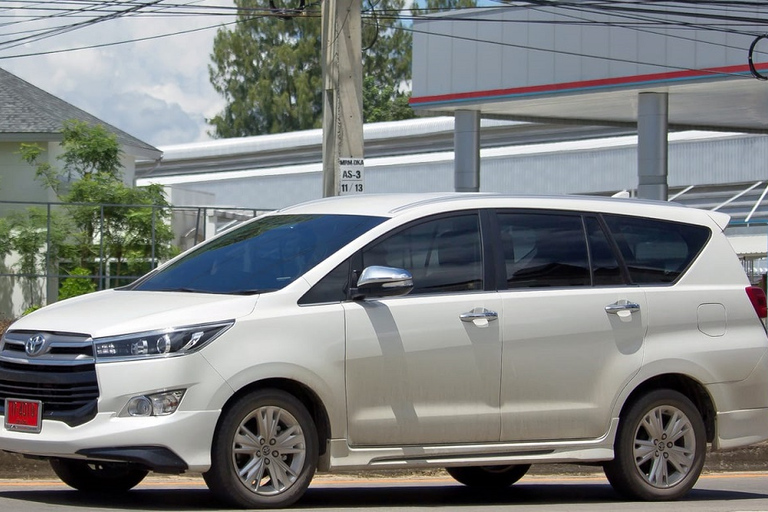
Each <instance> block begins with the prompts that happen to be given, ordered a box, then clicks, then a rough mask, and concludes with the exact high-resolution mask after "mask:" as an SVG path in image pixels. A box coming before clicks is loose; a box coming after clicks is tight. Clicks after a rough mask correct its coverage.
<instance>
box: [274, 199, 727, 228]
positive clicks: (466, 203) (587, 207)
mask: <svg viewBox="0 0 768 512" xmlns="http://www.w3.org/2000/svg"><path fill="white" fill-rule="evenodd" d="M474 208H522V209H542V208H545V209H550V210H565V211H567V210H575V211H589V212H601V213H613V214H624V215H636V216H646V217H651V218H656V219H664V220H673V221H679V222H687V223H691V224H700V225H706V226H709V227H710V228H712V229H715V230H717V229H720V230H723V229H725V227H726V226H727V225H728V221H729V219H730V217H729V216H728V215H727V214H724V213H720V212H712V211H705V210H699V209H696V208H689V207H687V206H683V205H680V204H677V203H669V202H667V201H650V200H644V199H622V198H607V197H596V196H577V195H572V196H505V195H499V194H489V193H482V192H478V193H474V192H443V193H416V194H361V195H349V196H336V197H327V198H323V199H317V200H314V201H308V202H305V203H302V204H298V205H295V206H291V207H288V208H285V209H283V210H280V213H286V214H324V213H329V214H330V213H333V214H349V215H371V216H377V217H397V216H400V215H409V214H411V213H416V214H418V215H419V216H421V215H422V214H436V213H441V212H443V211H446V210H448V209H450V210H461V209H474Z"/></svg>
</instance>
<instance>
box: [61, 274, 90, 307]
mask: <svg viewBox="0 0 768 512" xmlns="http://www.w3.org/2000/svg"><path fill="white" fill-rule="evenodd" d="M69 275H70V276H72V277H67V278H66V279H64V280H63V281H62V282H61V286H60V287H59V300H64V299H69V298H71V297H77V296H78V295H85V294H86V293H91V292H95V291H96V285H95V284H94V283H93V281H92V280H91V277H90V276H91V273H90V271H89V270H88V269H85V268H82V267H77V268H75V269H74V270H72V272H70V273H69Z"/></svg>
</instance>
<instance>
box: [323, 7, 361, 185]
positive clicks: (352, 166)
mask: <svg viewBox="0 0 768 512" xmlns="http://www.w3.org/2000/svg"><path fill="white" fill-rule="evenodd" d="M360 6H361V0H324V1H323V3H322V18H323V34H322V38H323V47H322V51H323V197H329V196H336V195H342V194H359V193H362V192H364V182H363V177H364V167H365V166H364V155H363V64H362V57H363V51H362V42H361V17H360V9H361V7H360Z"/></svg>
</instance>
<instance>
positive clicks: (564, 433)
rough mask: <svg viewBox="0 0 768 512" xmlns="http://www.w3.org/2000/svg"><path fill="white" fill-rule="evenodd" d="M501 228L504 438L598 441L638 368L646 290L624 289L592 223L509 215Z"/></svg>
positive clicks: (611, 251) (611, 253)
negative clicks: (617, 400) (616, 402)
mask: <svg viewBox="0 0 768 512" xmlns="http://www.w3.org/2000/svg"><path fill="white" fill-rule="evenodd" d="M498 224H499V232H500V239H501V248H502V251H501V252H502V253H503V261H504V265H503V266H504V268H505V273H506V282H505V283H504V284H502V286H504V285H505V286H506V288H507V289H506V290H505V291H502V292H501V293H500V295H501V297H502V302H503V307H502V318H503V321H502V333H503V353H502V383H501V419H502V431H501V440H502V441H534V440H535V441H542V440H561V439H592V438H596V437H599V436H601V435H603V434H604V433H605V432H606V431H607V429H608V426H609V424H610V420H611V409H612V405H613V403H614V399H615V397H616V396H617V394H618V393H619V391H620V390H621V389H622V388H623V387H624V385H625V384H626V383H627V382H628V381H629V380H630V379H631V378H632V376H633V375H635V374H636V372H637V371H638V369H639V368H640V365H641V363H642V359H643V337H644V334H645V330H646V326H647V315H646V313H645V309H646V300H645V294H644V292H643V291H642V290H641V289H639V288H638V287H633V286H628V285H627V284H625V283H626V281H627V276H626V275H625V274H624V271H623V270H622V268H621V266H620V265H619V263H618V258H617V256H616V250H615V247H613V245H612V243H611V242H609V239H608V237H607V236H606V234H605V230H604V229H603V226H602V225H601V222H600V221H599V220H598V218H597V217H594V216H582V215H580V214H578V213H569V212H562V213H551V212H541V211H525V212H521V211H518V212H515V211H506V212H499V215H498ZM590 255H591V260H590ZM590 261H591V264H590Z"/></svg>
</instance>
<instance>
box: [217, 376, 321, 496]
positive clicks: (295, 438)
mask: <svg viewBox="0 0 768 512" xmlns="http://www.w3.org/2000/svg"><path fill="white" fill-rule="evenodd" d="M317 458H318V439H317V429H316V427H315V423H314V422H313V421H312V417H311V416H310V414H309V412H308V411H307V409H306V407H304V405H303V404H302V403H301V402H300V401H299V400H297V399H296V398H295V397H294V396H292V395H290V394H288V393H286V392H283V391H280V390H260V391H256V392H254V393H251V394H248V395H245V396H243V397H242V398H240V399H238V400H237V401H236V402H235V403H234V404H233V405H232V407H230V408H229V409H227V410H226V412H225V413H224V416H223V417H222V419H221V421H220V423H219V425H218V427H217V430H216V434H215V436H214V440H213V447H212V452H211V469H210V470H209V471H207V472H206V473H204V474H203V478H204V479H205V483H206V484H207V485H208V488H209V489H210V490H211V491H213V493H214V494H215V495H216V496H217V497H218V498H219V499H220V500H222V501H224V502H226V503H228V504H230V505H233V506H236V507H243V508H283V507H287V506H289V505H291V504H293V503H295V502H296V501H297V500H298V499H299V498H301V496H302V495H303V494H304V491H306V490H307V487H309V484H310V482H311V481H312V477H313V476H314V474H315V470H316V468H317Z"/></svg>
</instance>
